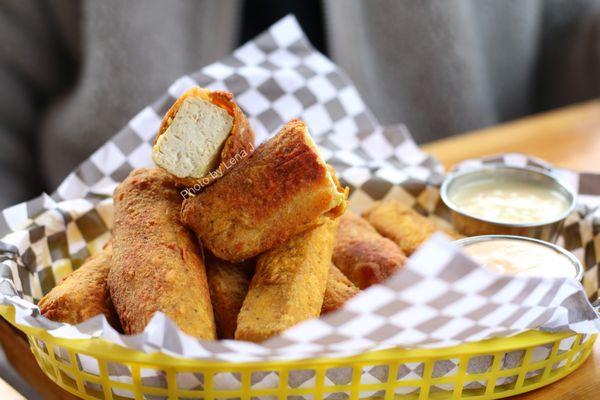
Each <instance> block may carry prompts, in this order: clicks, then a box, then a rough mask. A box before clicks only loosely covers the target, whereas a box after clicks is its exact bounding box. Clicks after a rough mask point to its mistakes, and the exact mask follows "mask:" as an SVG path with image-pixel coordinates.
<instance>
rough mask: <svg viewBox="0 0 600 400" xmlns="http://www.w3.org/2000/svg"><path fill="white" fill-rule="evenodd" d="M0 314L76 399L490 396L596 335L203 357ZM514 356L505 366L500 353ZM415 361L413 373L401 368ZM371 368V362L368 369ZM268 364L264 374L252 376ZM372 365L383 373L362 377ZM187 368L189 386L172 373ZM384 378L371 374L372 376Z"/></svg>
mask: <svg viewBox="0 0 600 400" xmlns="http://www.w3.org/2000/svg"><path fill="white" fill-rule="evenodd" d="M0 314H1V315H2V316H3V317H4V318H6V319H7V320H8V321H9V322H11V323H12V324H13V325H14V326H15V327H17V328H18V329H19V330H21V331H23V332H24V333H25V334H26V335H27V338H28V340H29V343H30V346H31V351H32V352H33V354H34V356H35V358H36V360H37V362H38V364H39V365H40V367H41V369H42V370H43V371H44V373H45V374H46V375H48V376H49V377H50V378H51V379H52V380H53V381H54V382H56V383H57V384H58V385H59V386H61V387H62V388H63V389H65V390H67V391H68V392H70V393H73V394H75V395H77V396H79V397H81V398H82V399H123V398H135V399H169V400H175V399H179V400H183V399H186V400H187V399H205V400H212V399H231V398H235V399H255V398H265V399H267V398H268V399H303V398H305V399H323V398H330V399H341V398H344V399H359V398H383V399H392V398H406V399H467V398H468V399H496V398H503V397H507V396H512V395H515V394H518V393H523V392H527V391H530V390H533V389H537V388H539V387H542V386H545V385H548V384H550V383H552V382H554V381H557V380H559V379H560V378H563V377H564V376H566V375H568V374H569V373H571V372H573V371H574V370H575V369H577V368H578V367H579V366H580V365H581V364H582V363H583V362H584V361H585V360H586V358H587V357H588V356H589V354H590V353H591V351H592V348H593V344H594V341H595V339H596V335H581V334H571V333H552V334H550V333H544V332H537V331H529V332H525V333H522V334H520V335H517V336H514V337H510V338H495V339H489V340H485V341H481V342H475V343H468V344H463V345H460V346H455V347H448V348H442V349H409V350H407V349H400V348H395V349H389V350H382V351H376V352H367V353H363V354H359V355H356V356H352V357H344V358H317V359H306V360H299V361H274V362H260V363H257V362H248V363H231V362H206V361H201V360H193V359H184V358H175V357H170V356H168V355H165V354H162V353H155V354H147V353H143V352H140V351H134V350H131V349H126V348H123V347H121V346H119V345H116V344H113V343H109V342H107V341H105V340H102V339H76V340H74V339H60V338H55V337H53V336H51V335H50V334H49V333H48V332H47V331H44V330H42V329H38V328H32V327H27V326H23V325H20V324H18V323H16V322H15V318H14V309H12V308H10V307H7V306H1V307H0ZM514 355H518V358H519V362H517V363H516V364H515V365H514V366H511V367H510V368H506V363H505V361H506V359H507V357H511V356H514ZM83 359H84V360H86V362H89V361H91V360H95V362H96V363H97V367H98V368H97V371H96V372H97V374H93V373H90V372H88V371H84V370H82V368H81V363H80V360H83ZM485 359H487V360H488V361H489V367H488V368H487V370H486V371H485V372H478V373H470V371H471V370H472V365H473V364H476V363H478V362H479V361H481V360H485ZM448 362H451V363H453V365H454V368H455V370H456V373H455V374H450V375H445V376H442V377H436V376H435V375H436V374H435V373H434V367H435V366H436V364H437V363H448ZM115 365H121V366H126V367H129V368H130V370H131V373H132V374H131V379H130V380H129V381H128V382H125V381H116V380H111V377H110V376H109V374H108V368H109V366H113V367H114V366H115ZM415 365H417V366H418V367H417V368H422V373H421V375H422V376H415V375H414V374H405V373H404V371H406V370H407V369H410V368H411V367H414V366H415ZM148 370H152V371H154V372H156V371H159V372H160V374H161V375H162V376H163V377H164V379H165V381H166V382H167V385H166V388H159V387H152V386H145V385H144V379H143V376H144V373H145V372H146V371H148ZM340 371H346V372H348V371H351V374H349V375H348V377H350V376H351V378H348V379H347V381H346V382H343V384H340V382H339V381H337V382H336V383H335V384H334V383H332V381H331V380H330V379H329V377H331V376H332V375H335V374H336V373H338V372H340ZM373 371H375V372H373ZM232 373H234V374H237V376H238V377H239V378H240V379H239V387H236V388H228V389H227V390H220V388H219V385H218V382H219V379H220V377H221V376H222V375H223V374H232ZM265 374H271V377H272V379H269V380H264V379H261V384H260V385H255V384H253V382H255V381H256V379H255V378H256V377H257V376H261V377H264V376H265ZM370 374H378V376H379V378H380V380H381V381H382V382H383V383H372V382H371V381H370V380H369V379H368V377H369V376H370ZM190 376H193V377H194V378H195V379H196V380H197V381H198V383H199V384H198V387H197V388H195V389H194V390H188V389H181V388H179V383H180V382H181V381H182V380H184V379H185V378H186V377H190ZM382 377H383V378H384V379H381V378H382Z"/></svg>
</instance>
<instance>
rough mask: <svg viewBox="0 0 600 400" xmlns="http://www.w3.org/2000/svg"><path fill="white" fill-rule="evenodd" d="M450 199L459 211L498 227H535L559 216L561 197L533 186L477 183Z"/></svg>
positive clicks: (562, 210)
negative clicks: (529, 224) (499, 225)
mask: <svg viewBox="0 0 600 400" xmlns="http://www.w3.org/2000/svg"><path fill="white" fill-rule="evenodd" d="M450 199H451V200H452V202H453V203H454V204H455V206H456V208H457V209H458V210H459V211H462V212H464V213H466V214H469V215H471V216H474V217H476V218H481V219H485V220H488V221H494V222H501V223H536V222H544V221H550V220H553V219H556V218H559V217H560V216H562V215H563V214H564V213H565V211H567V209H568V208H569V203H568V202H567V199H566V198H565V196H563V195H562V194H561V193H559V192H557V191H556V190H554V189H552V188H550V187H548V186H546V185H543V184H540V183H535V182H526V181H519V180H514V181H513V180H491V179H490V180H481V181H478V182H473V183H471V184H469V185H465V186H463V187H460V188H456V189H455V190H454V193H452V194H451V196H450Z"/></svg>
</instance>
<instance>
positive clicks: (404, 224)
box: [363, 200, 460, 255]
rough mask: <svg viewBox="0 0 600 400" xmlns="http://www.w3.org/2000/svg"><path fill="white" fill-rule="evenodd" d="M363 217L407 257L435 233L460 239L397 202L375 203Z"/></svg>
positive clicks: (453, 233)
mask: <svg viewBox="0 0 600 400" xmlns="http://www.w3.org/2000/svg"><path fill="white" fill-rule="evenodd" d="M363 217H364V218H365V219H366V220H367V221H369V223H370V224H371V225H373V227H375V229H377V232H379V233H380V234H381V235H383V236H385V237H387V238H389V239H391V240H393V241H394V242H395V243H396V244H397V245H398V246H400V249H402V251H403V252H404V253H405V254H407V255H411V254H412V253H413V252H414V251H415V250H416V249H417V247H419V246H420V245H421V244H422V243H423V242H425V241H426V240H427V239H429V237H430V236H431V235H433V234H434V233H435V232H437V231H442V232H445V233H446V234H449V235H451V236H455V237H457V238H458V237H460V235H459V234H458V233H455V232H453V231H452V230H450V229H448V228H446V227H442V226H439V225H437V224H436V223H435V222H434V221H433V220H431V219H428V218H426V217H424V216H422V215H421V214H419V213H418V212H416V211H415V210H414V209H412V208H411V207H409V206H407V205H405V204H403V203H402V202H400V201H398V200H388V201H384V202H377V203H375V204H374V205H373V206H372V207H371V208H370V209H368V210H367V211H365V212H363Z"/></svg>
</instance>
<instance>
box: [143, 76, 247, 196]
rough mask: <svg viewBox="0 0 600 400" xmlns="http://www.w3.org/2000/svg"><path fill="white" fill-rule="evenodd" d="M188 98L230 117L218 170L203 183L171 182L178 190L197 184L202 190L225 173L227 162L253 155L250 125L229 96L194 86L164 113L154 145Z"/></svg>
mask: <svg viewBox="0 0 600 400" xmlns="http://www.w3.org/2000/svg"><path fill="white" fill-rule="evenodd" d="M189 97H199V98H201V99H203V100H207V101H210V102H211V103H213V104H214V105H216V106H219V107H221V108H222V109H224V110H225V111H227V113H228V114H229V115H231V116H232V117H233V126H232V128H231V132H230V134H229V136H228V137H227V139H226V140H225V143H224V144H223V149H222V150H221V160H220V161H219V166H218V167H217V168H216V169H215V170H214V171H211V172H212V173H210V174H208V175H206V176H205V177H204V179H203V178H200V179H195V178H179V177H176V176H173V179H174V180H175V182H176V184H177V186H179V187H194V185H196V184H197V183H198V182H202V185H203V186H206V185H207V184H209V183H208V182H212V181H213V180H215V179H217V178H218V177H220V176H222V175H223V174H224V173H226V172H227V171H228V167H227V165H231V162H230V161H231V159H232V158H235V157H236V155H237V156H238V157H239V156H240V155H243V156H244V157H246V156H248V155H250V154H252V152H253V151H254V131H253V130H252V128H251V127H250V123H249V122H248V118H246V115H245V114H244V112H243V111H242V110H241V109H240V107H239V106H238V105H237V103H236V102H235V101H234V100H233V95H232V94H231V93H229V92H225V91H220V90H216V91H210V90H208V89H203V88H200V87H198V86H195V87H192V88H190V89H188V90H187V91H186V92H185V93H184V94H183V95H182V96H181V97H180V98H178V99H177V100H176V101H175V103H173V105H172V106H171V108H169V110H168V111H167V112H166V113H165V116H164V117H163V119H162V121H161V124H160V127H159V129H158V133H157V135H156V138H155V139H154V144H156V142H157V141H158V138H159V136H160V135H162V134H163V133H165V131H166V130H167V128H168V127H169V125H171V122H173V119H174V118H175V114H177V111H179V108H180V107H181V105H182V104H183V102H184V101H185V99H187V98H189ZM206 180H208V181H206Z"/></svg>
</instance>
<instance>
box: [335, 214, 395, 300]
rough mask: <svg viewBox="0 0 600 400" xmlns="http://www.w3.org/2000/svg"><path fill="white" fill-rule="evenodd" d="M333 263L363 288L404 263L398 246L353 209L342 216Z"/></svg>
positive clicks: (381, 278) (381, 279)
mask: <svg viewBox="0 0 600 400" xmlns="http://www.w3.org/2000/svg"><path fill="white" fill-rule="evenodd" d="M333 262H334V264H335V265H336V266H337V267H338V268H339V269H340V271H342V272H343V273H344V275H346V276H347V277H348V278H349V279H350V280H351V281H352V283H354V284H355V285H356V286H358V287H359V288H361V289H365V288H367V287H369V286H371V285H373V284H376V283H380V282H383V281H385V280H386V279H388V278H389V277H390V276H391V275H393V274H394V273H396V272H397V271H398V270H400V268H402V267H403V266H404V263H405V262H406V256H405V255H404V253H403V252H402V250H400V248H399V247H398V245H396V243H394V242H393V241H391V240H390V239H387V238H384V237H383V236H381V235H380V234H379V233H378V232H377V231H376V230H375V228H373V227H372V226H371V224H369V223H368V222H367V221H366V220H365V219H363V218H360V217H358V216H357V215H356V214H354V213H352V212H346V213H345V214H344V215H342V216H341V217H340V226H339V228H338V231H337V236H336V239H335V247H334V248H333Z"/></svg>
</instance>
